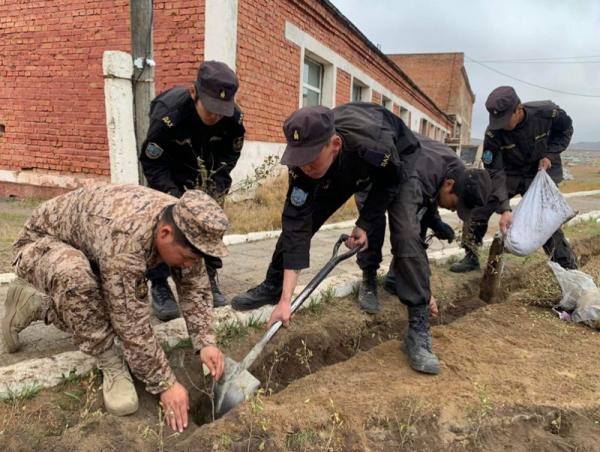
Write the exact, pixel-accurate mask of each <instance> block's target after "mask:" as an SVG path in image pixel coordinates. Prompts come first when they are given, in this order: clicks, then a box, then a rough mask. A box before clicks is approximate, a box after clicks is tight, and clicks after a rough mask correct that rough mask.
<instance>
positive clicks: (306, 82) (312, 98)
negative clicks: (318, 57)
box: [302, 58, 323, 107]
mask: <svg viewBox="0 0 600 452" xmlns="http://www.w3.org/2000/svg"><path fill="white" fill-rule="evenodd" d="M322 88H323V65H322V64H320V63H317V62H316V61H314V60H311V59H310V58H304V71H303V73H302V106H303V107H312V106H315V105H321V90H322Z"/></svg>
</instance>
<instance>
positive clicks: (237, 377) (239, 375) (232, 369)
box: [214, 234, 358, 416]
mask: <svg viewBox="0 0 600 452" xmlns="http://www.w3.org/2000/svg"><path fill="white" fill-rule="evenodd" d="M348 238H349V237H348V236H347V235H346V234H342V235H341V236H340V238H339V239H338V241H337V242H336V243H335V245H334V247H333V254H332V255H331V259H329V262H327V263H326V264H325V266H324V267H323V268H322V269H321V270H319V273H317V274H316V275H315V277H314V278H313V279H312V280H311V281H310V282H309V283H308V284H307V286H306V287H305V288H304V290H303V291H302V292H300V294H299V295H298V296H297V297H296V299H295V300H294V302H293V303H292V306H291V313H292V314H293V313H294V312H296V311H297V310H298V308H299V307H300V306H302V303H304V301H306V299H307V298H308V297H309V296H310V294H311V293H312V292H313V291H314V290H315V289H316V288H317V286H318V285H319V284H320V283H321V282H322V281H323V280H324V279H325V277H326V276H327V275H328V274H329V272H331V270H333V268H334V267H335V266H336V265H337V264H339V263H340V262H341V261H343V260H345V259H348V258H349V257H351V256H353V255H354V254H356V253H357V252H358V248H354V249H352V250H350V251H347V252H345V253H344V254H340V255H339V256H338V250H339V248H340V245H341V244H342V242H345V241H346V240H347V239H348ZM281 325H282V323H281V321H277V322H276V323H274V324H273V325H272V326H271V328H269V330H268V331H267V332H266V333H265V335H264V336H263V337H262V338H261V340H260V341H258V343H257V344H256V345H255V346H254V347H253V348H252V350H250V352H249V353H248V354H247V355H246V357H245V358H244V359H243V360H242V361H241V362H239V363H238V362H236V361H234V360H233V359H231V358H228V357H225V372H224V374H223V377H222V378H221V381H220V382H218V383H216V384H215V388H214V403H215V412H216V414H217V416H222V415H223V414H225V413H227V412H228V411H229V410H231V409H232V408H235V407H236V406H238V405H239V404H241V403H242V402H244V401H245V400H246V398H248V397H249V396H251V395H253V394H254V393H255V392H256V391H257V390H258V387H259V386H260V381H258V379H257V378H256V377H255V376H254V375H252V374H251V373H250V372H248V369H249V368H250V366H252V364H253V363H254V361H255V360H256V358H258V356H259V355H260V354H261V352H262V351H263V349H264V348H265V346H266V345H267V343H268V342H269V341H270V340H271V338H272V337H273V336H275V334H276V333H277V331H279V329H280V328H281Z"/></svg>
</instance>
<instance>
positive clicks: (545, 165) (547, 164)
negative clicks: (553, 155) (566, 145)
mask: <svg viewBox="0 0 600 452" xmlns="http://www.w3.org/2000/svg"><path fill="white" fill-rule="evenodd" d="M551 167H552V162H551V161H550V159H549V158H548V157H544V158H543V159H541V160H540V164H539V166H538V169H543V170H546V171H548V170H549V169H550V168H551Z"/></svg>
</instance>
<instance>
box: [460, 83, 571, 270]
mask: <svg viewBox="0 0 600 452" xmlns="http://www.w3.org/2000/svg"><path fill="white" fill-rule="evenodd" d="M485 106H486V108H487V110H488V112H489V114H490V124H489V126H488V130H487V131H486V133H485V140H484V142H483V155H482V160H483V164H484V166H485V168H486V169H487V170H488V171H489V173H490V175H491V177H492V180H493V184H494V193H493V196H491V197H490V202H489V203H488V205H486V206H485V207H482V208H480V209H476V210H474V211H473V215H472V217H471V220H470V223H468V224H467V223H465V225H464V226H463V243H462V246H463V248H465V251H466V253H465V257H464V259H463V260H462V261H460V262H457V263H456V264H453V265H452V266H451V267H450V270H451V271H453V272H456V273H463V272H468V271H472V270H477V269H479V267H480V265H479V258H478V248H479V247H480V246H481V243H482V240H483V237H484V236H485V233H486V231H487V227H488V221H489V219H490V217H491V216H492V214H493V213H494V212H497V213H499V214H501V218H500V229H501V231H503V232H504V231H506V229H507V228H508V227H510V224H511V223H512V211H511V208H510V199H511V198H513V197H514V196H516V195H523V194H524V193H525V192H526V191H527V189H528V188H529V185H530V184H531V182H532V181H533V178H534V177H535V175H536V174H537V172H538V169H539V168H543V169H545V170H546V171H548V175H549V176H550V177H551V178H552V180H553V181H554V182H555V183H556V184H557V185H558V184H559V183H560V182H561V181H562V179H563V174H562V162H561V158H560V153H561V152H563V151H564V150H565V149H566V148H567V146H568V145H569V142H570V141H571V136H572V135H573V122H572V120H571V118H570V117H569V115H567V113H565V111H564V110H562V109H561V108H559V107H558V105H556V104H554V103H553V102H550V101H540V102H527V103H525V104H521V101H520V99H519V97H518V96H517V93H516V92H515V90H514V89H513V88H512V87H510V86H501V87H499V88H496V89H495V90H494V91H492V92H491V94H490V95H489V97H488V99H487V101H486V103H485ZM544 251H545V252H546V254H547V255H549V256H550V259H551V260H552V261H554V262H557V263H558V264H560V265H561V266H562V267H563V268H566V269H575V268H577V260H576V257H575V254H574V253H573V250H572V249H571V246H570V245H569V242H567V240H566V239H565V236H564V234H563V232H562V230H561V229H560V228H559V229H558V230H557V231H556V232H555V233H554V234H553V235H552V237H550V239H549V240H548V241H547V242H546V243H545V244H544Z"/></svg>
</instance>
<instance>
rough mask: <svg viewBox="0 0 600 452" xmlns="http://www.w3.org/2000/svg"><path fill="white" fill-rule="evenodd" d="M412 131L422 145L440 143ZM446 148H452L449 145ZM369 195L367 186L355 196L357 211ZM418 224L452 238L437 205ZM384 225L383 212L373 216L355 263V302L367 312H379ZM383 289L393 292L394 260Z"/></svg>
mask: <svg viewBox="0 0 600 452" xmlns="http://www.w3.org/2000/svg"><path fill="white" fill-rule="evenodd" d="M413 134H414V135H415V136H416V137H417V139H418V140H419V143H421V145H423V144H424V143H427V145H426V146H429V145H440V146H443V145H442V144H441V143H439V142H434V141H433V140H431V139H429V138H427V137H425V136H423V135H420V134H418V133H415V132H413ZM448 150H451V149H450V148H448ZM368 194H369V187H367V189H366V190H363V191H361V192H359V193H356V194H355V195H354V199H355V201H356V207H357V208H358V210H359V211H360V209H362V207H363V206H364V203H365V201H366V199H367V195H368ZM421 224H422V226H423V228H424V230H423V231H422V233H423V235H425V234H426V232H427V229H431V230H432V231H433V234H434V236H435V237H437V238H438V239H439V240H447V241H448V243H452V242H453V241H454V238H455V236H456V234H455V232H454V229H452V227H451V226H450V225H449V224H447V223H444V222H443V221H442V219H441V217H440V215H439V212H438V210H437V208H434V209H431V211H428V214H427V215H426V216H424V217H423V221H422V222H421ZM385 227H386V217H385V215H382V216H381V217H380V218H376V219H375V220H374V221H373V224H372V225H371V229H370V230H369V232H368V236H367V239H368V242H369V247H368V248H367V249H366V250H363V251H360V252H359V253H358V254H357V256H356V263H357V264H358V267H359V268H360V269H361V270H362V280H361V282H360V286H359V287H358V304H359V306H360V308H361V309H362V310H363V311H365V312H367V313H369V314H376V313H377V312H379V300H378V298H377V270H379V265H380V264H381V261H382V260H383V256H382V253H381V249H382V247H383V242H384V240H385ZM384 288H385V289H386V290H387V291H388V292H389V293H391V294H392V295H396V278H395V276H394V265H393V262H392V263H391V264H390V267H389V269H388V272H387V275H386V276H385V280H384Z"/></svg>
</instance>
